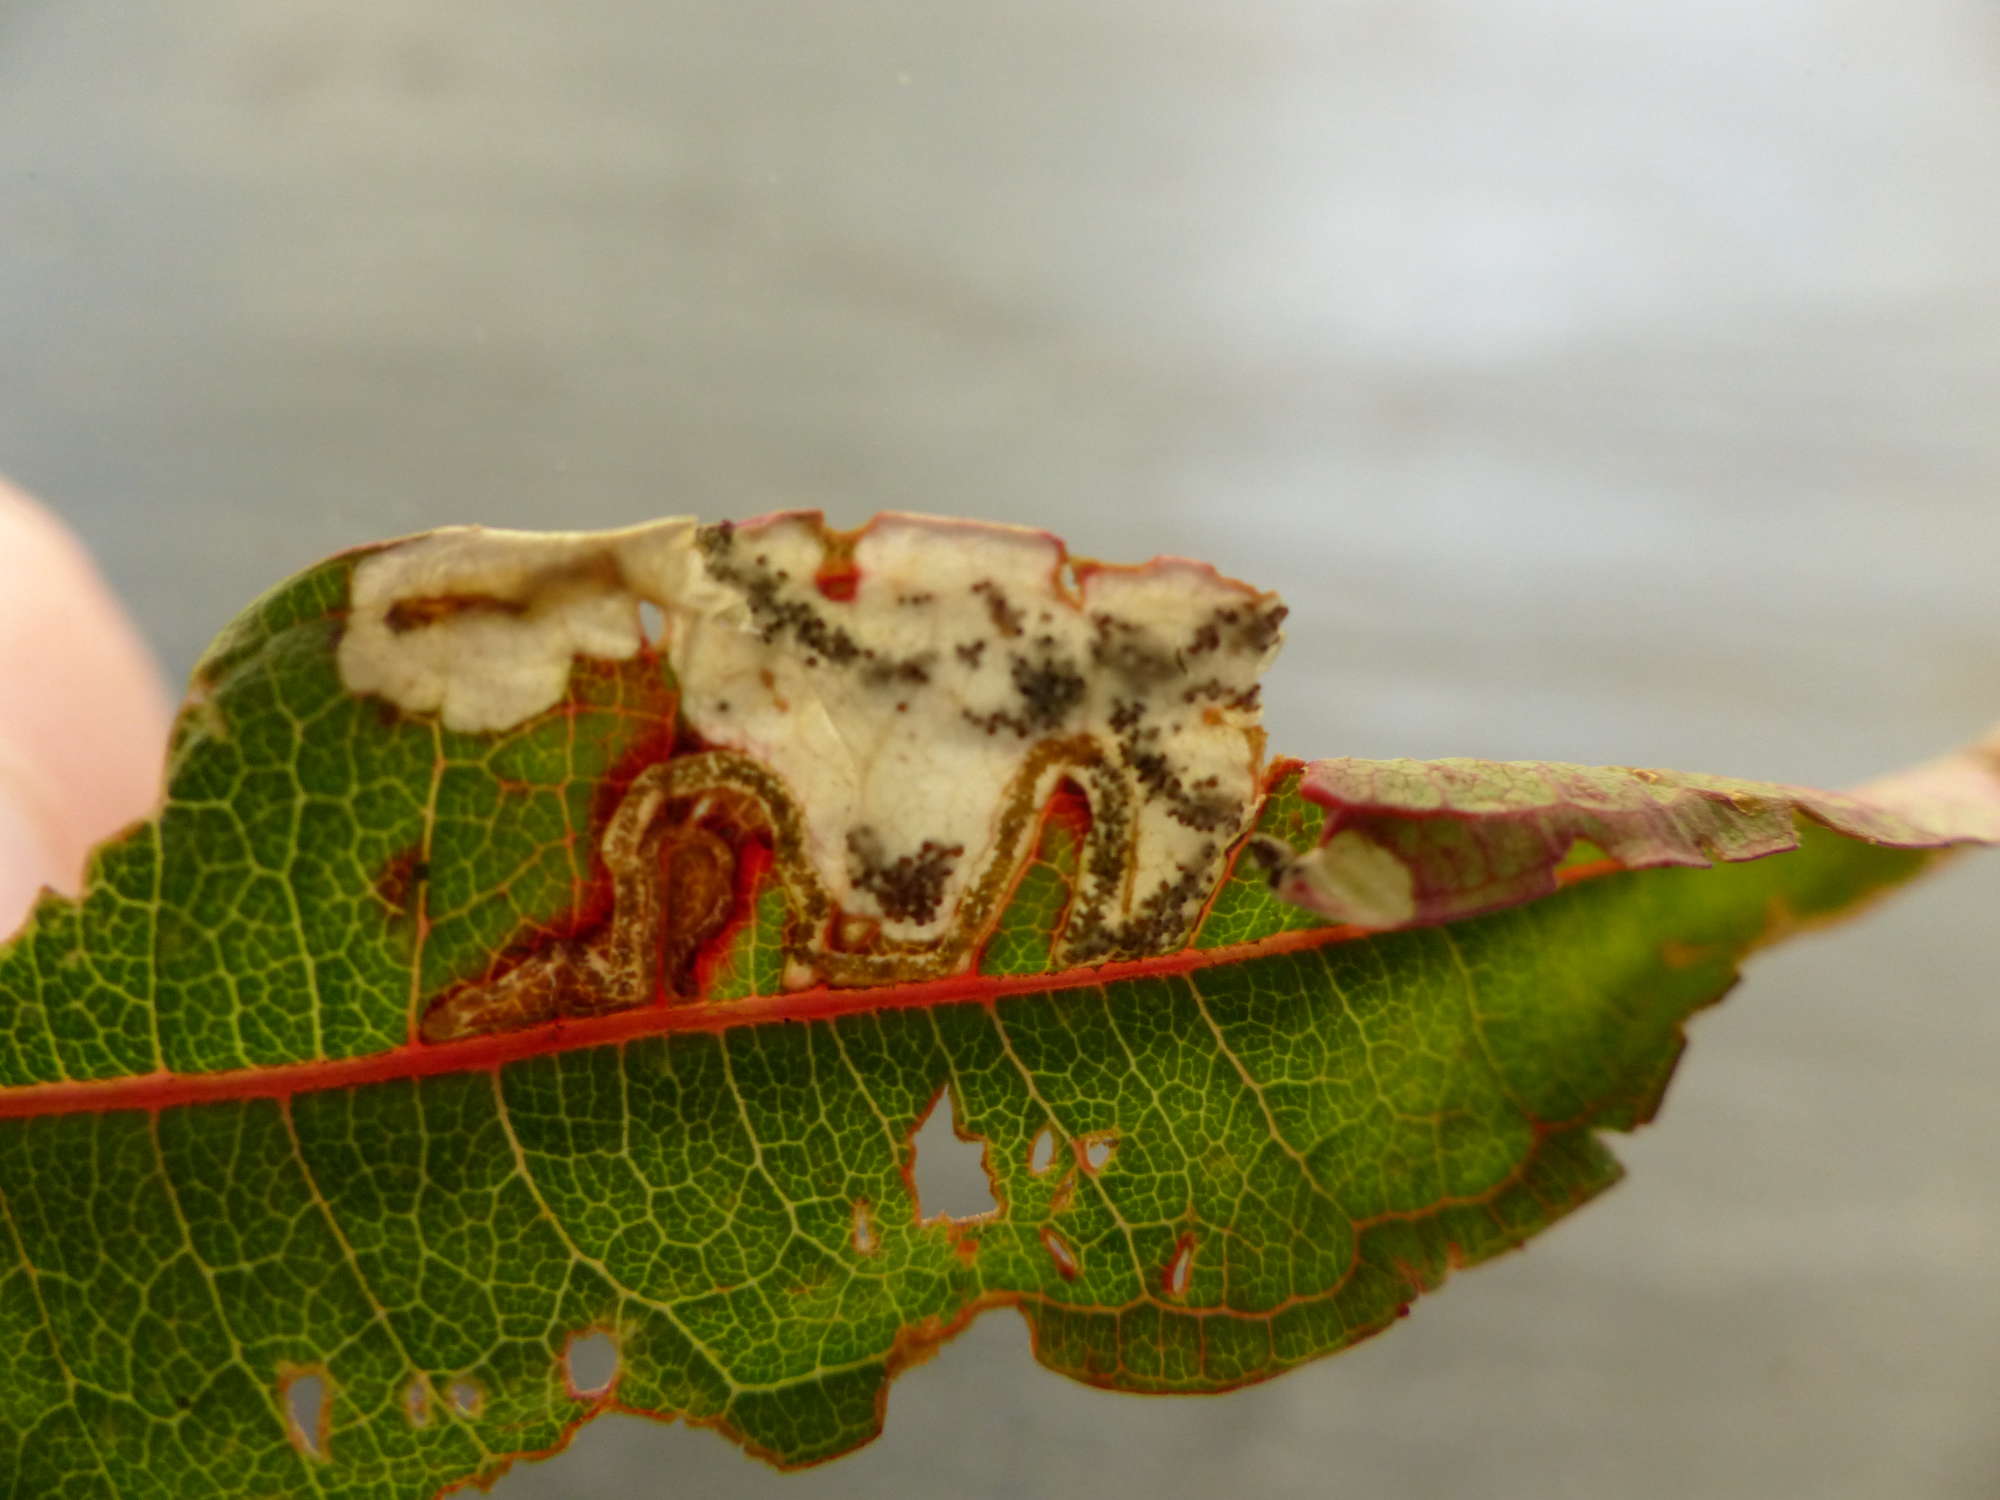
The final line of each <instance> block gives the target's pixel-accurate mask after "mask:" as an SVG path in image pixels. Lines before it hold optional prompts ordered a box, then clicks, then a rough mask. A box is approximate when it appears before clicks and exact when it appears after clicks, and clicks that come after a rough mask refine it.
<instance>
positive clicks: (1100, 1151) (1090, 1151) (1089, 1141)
mask: <svg viewBox="0 0 2000 1500" xmlns="http://www.w3.org/2000/svg"><path fill="white" fill-rule="evenodd" d="M1117 1145H1118V1137H1117V1136H1115V1135H1113V1134H1111V1133H1110V1132H1109V1131H1102V1132H1100V1133H1098V1134H1096V1135H1087V1136H1084V1137H1083V1138H1082V1139H1081V1140H1079V1141H1078V1142H1077V1143H1076V1154H1077V1159H1078V1160H1079V1161H1081V1162H1082V1163H1083V1169H1084V1170H1085V1171H1086V1172H1102V1171H1103V1170H1104V1164H1105V1163H1106V1162H1108V1161H1110V1160H1111V1153H1112V1151H1113V1150H1114V1149H1115V1148H1116V1147H1117Z"/></svg>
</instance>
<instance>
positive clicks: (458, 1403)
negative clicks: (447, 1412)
mask: <svg viewBox="0 0 2000 1500" xmlns="http://www.w3.org/2000/svg"><path fill="white" fill-rule="evenodd" d="M445 1394H446V1396H448V1397H449V1398H450V1400H451V1404H452V1405H453V1406H454V1407H456V1408H457V1409H458V1411H459V1413H460V1415H462V1416H467V1417H476V1416H478V1415H479V1412H480V1409H481V1408H482V1407H484V1406H485V1405H486V1392H484V1391H482V1390H481V1389H480V1388H479V1383H478V1382H477V1381H473V1380H454V1381H453V1382H452V1383H451V1389H450V1390H449V1391H447V1392H446V1393H445Z"/></svg>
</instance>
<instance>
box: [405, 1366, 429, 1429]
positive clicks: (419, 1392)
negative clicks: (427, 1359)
mask: <svg viewBox="0 0 2000 1500" xmlns="http://www.w3.org/2000/svg"><path fill="white" fill-rule="evenodd" d="M403 1415H404V1416H406V1417H408V1418H409V1419H410V1425H411V1426H412V1427H428V1426H430V1424H431V1388H430V1386H429V1385H427V1384H426V1383H425V1382H424V1377H423V1376H421V1375H416V1376H412V1377H411V1379H410V1383H409V1384H408V1385H406V1386H404V1387H403Z"/></svg>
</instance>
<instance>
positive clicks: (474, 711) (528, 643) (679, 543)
mask: <svg viewBox="0 0 2000 1500" xmlns="http://www.w3.org/2000/svg"><path fill="white" fill-rule="evenodd" d="M694 530H695V523H694V522H693V521H692V520H689V519H685V518H682V519H676V520H671V521H660V522H656V523H654V524H653V525H650V526H640V527H634V528H633V529H631V530H630V531H624V532H616V531H611V532H601V533H596V534H592V533H586V532H535V531H495V530H488V529H486V528H485V527H480V526H453V527H448V528H446V529H445V530H442V531H434V532H431V533H429V534H428V535H425V536H420V537H416V538H413V539H412V540H410V541H407V542H401V543H396V544H392V545H390V546H388V547H385V548H384V549H382V550H381V551H379V552H376V553H374V554H372V555H370V556H368V557H365V558H363V559H362V560H361V561H360V562H359V563H358V564H356V565H355V569H354V578H353V582H352V583H351V584H350V585H349V591H348V606H349V613H348V618H347V629H346V631H345V632H344V633H343V634H342V636H341V639H340V650H339V657H338V661H339V666H340V680H341V682H342V683H343V684H345V686H346V687H347V689H348V690H349V691H350V692H356V693H379V694H380V695H381V696H382V697H384V698H387V699H388V700H389V701H390V702H391V703H393V704H395V705H396V706H397V707H398V708H401V709H405V710H407V711H408V712H410V713H435V714H437V715H438V716H439V717H440V718H441V719H442V720H443V722H444V727H445V728H447V729H451V730H456V731H459V732H461V733H466V734H485V733H493V732H497V731H499V730H503V729H512V728H513V727H514V726H515V725H516V724H520V723H522V722H524V721H525V720H528V719H531V718H533V717H534V716H535V715H536V714H538V713H541V712H542V711H543V710H545V709H549V708H553V707H554V706H555V705H556V704H557V703H558V702H560V701H561V699H562V696H563V693H564V691H565V690H566V689H567V688H568V686H569V673H570V666H571V663H572V662H573V661H574V660H575V658H576V657H578V656H596V657H603V658H607V659H609V660H612V661H624V660H626V659H627V658H629V657H630V656H631V655H632V654H633V652H635V651H637V650H638V649H639V640H640V632H639V615H638V602H639V601H638V600H637V599H636V598H635V597H634V596H633V593H632V590H631V587H630V586H629V584H628V583H627V582H626V579H625V577H624V572H623V567H622V562H623V559H624V558H625V556H626V555H627V554H628V553H629V554H631V555H632V556H634V557H638V558H643V559H645V560H647V561H648V562H652V561H653V560H654V559H656V558H664V557H666V556H669V555H673V554H675V553H679V554H683V555H684V554H686V553H687V551H688V549H689V546H690V544H691V542H692V539H693V536H694ZM661 571H665V570H661Z"/></svg>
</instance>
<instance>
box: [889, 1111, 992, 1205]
mask: <svg viewBox="0 0 2000 1500" xmlns="http://www.w3.org/2000/svg"><path fill="white" fill-rule="evenodd" d="M945 1097H946V1096H945V1095H943V1094H940V1095H938V1101H937V1103H935V1104H933V1105H932V1106H931V1112H930V1114H929V1115H927V1116H926V1117H925V1118H924V1122H923V1124H922V1125H920V1126H918V1127H917V1133H916V1134H915V1135H914V1136H912V1137H911V1138H910V1147H911V1149H912V1151H913V1152H914V1153H915V1157H914V1159H913V1160H912V1162H911V1163H910V1186H911V1187H912V1189H914V1190H915V1193H916V1199H917V1217H918V1218H919V1219H927V1218H936V1217H937V1216H938V1215H940V1214H942V1215H944V1216H945V1217H946V1218H951V1219H974V1218H977V1217H979V1215H981V1214H990V1213H992V1212H993V1211H994V1210H995V1209H996V1208H998V1207H999V1205H998V1204H996V1203H995V1202H994V1201H993V1185H992V1183H990V1182H989V1181H988V1180H987V1177H986V1167H985V1161H984V1158H985V1153H984V1152H983V1151H982V1150H981V1149H980V1144H979V1142H978V1141H969V1140H965V1139H962V1138H961V1137H960V1136H959V1134H958V1132H957V1131H956V1130H954V1129H953V1128H952V1126H953V1121H954V1118H955V1116H954V1114H953V1111H952V1110H951V1109H946V1108H941V1107H940V1106H941V1105H943V1103H944V1099H945Z"/></svg>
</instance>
